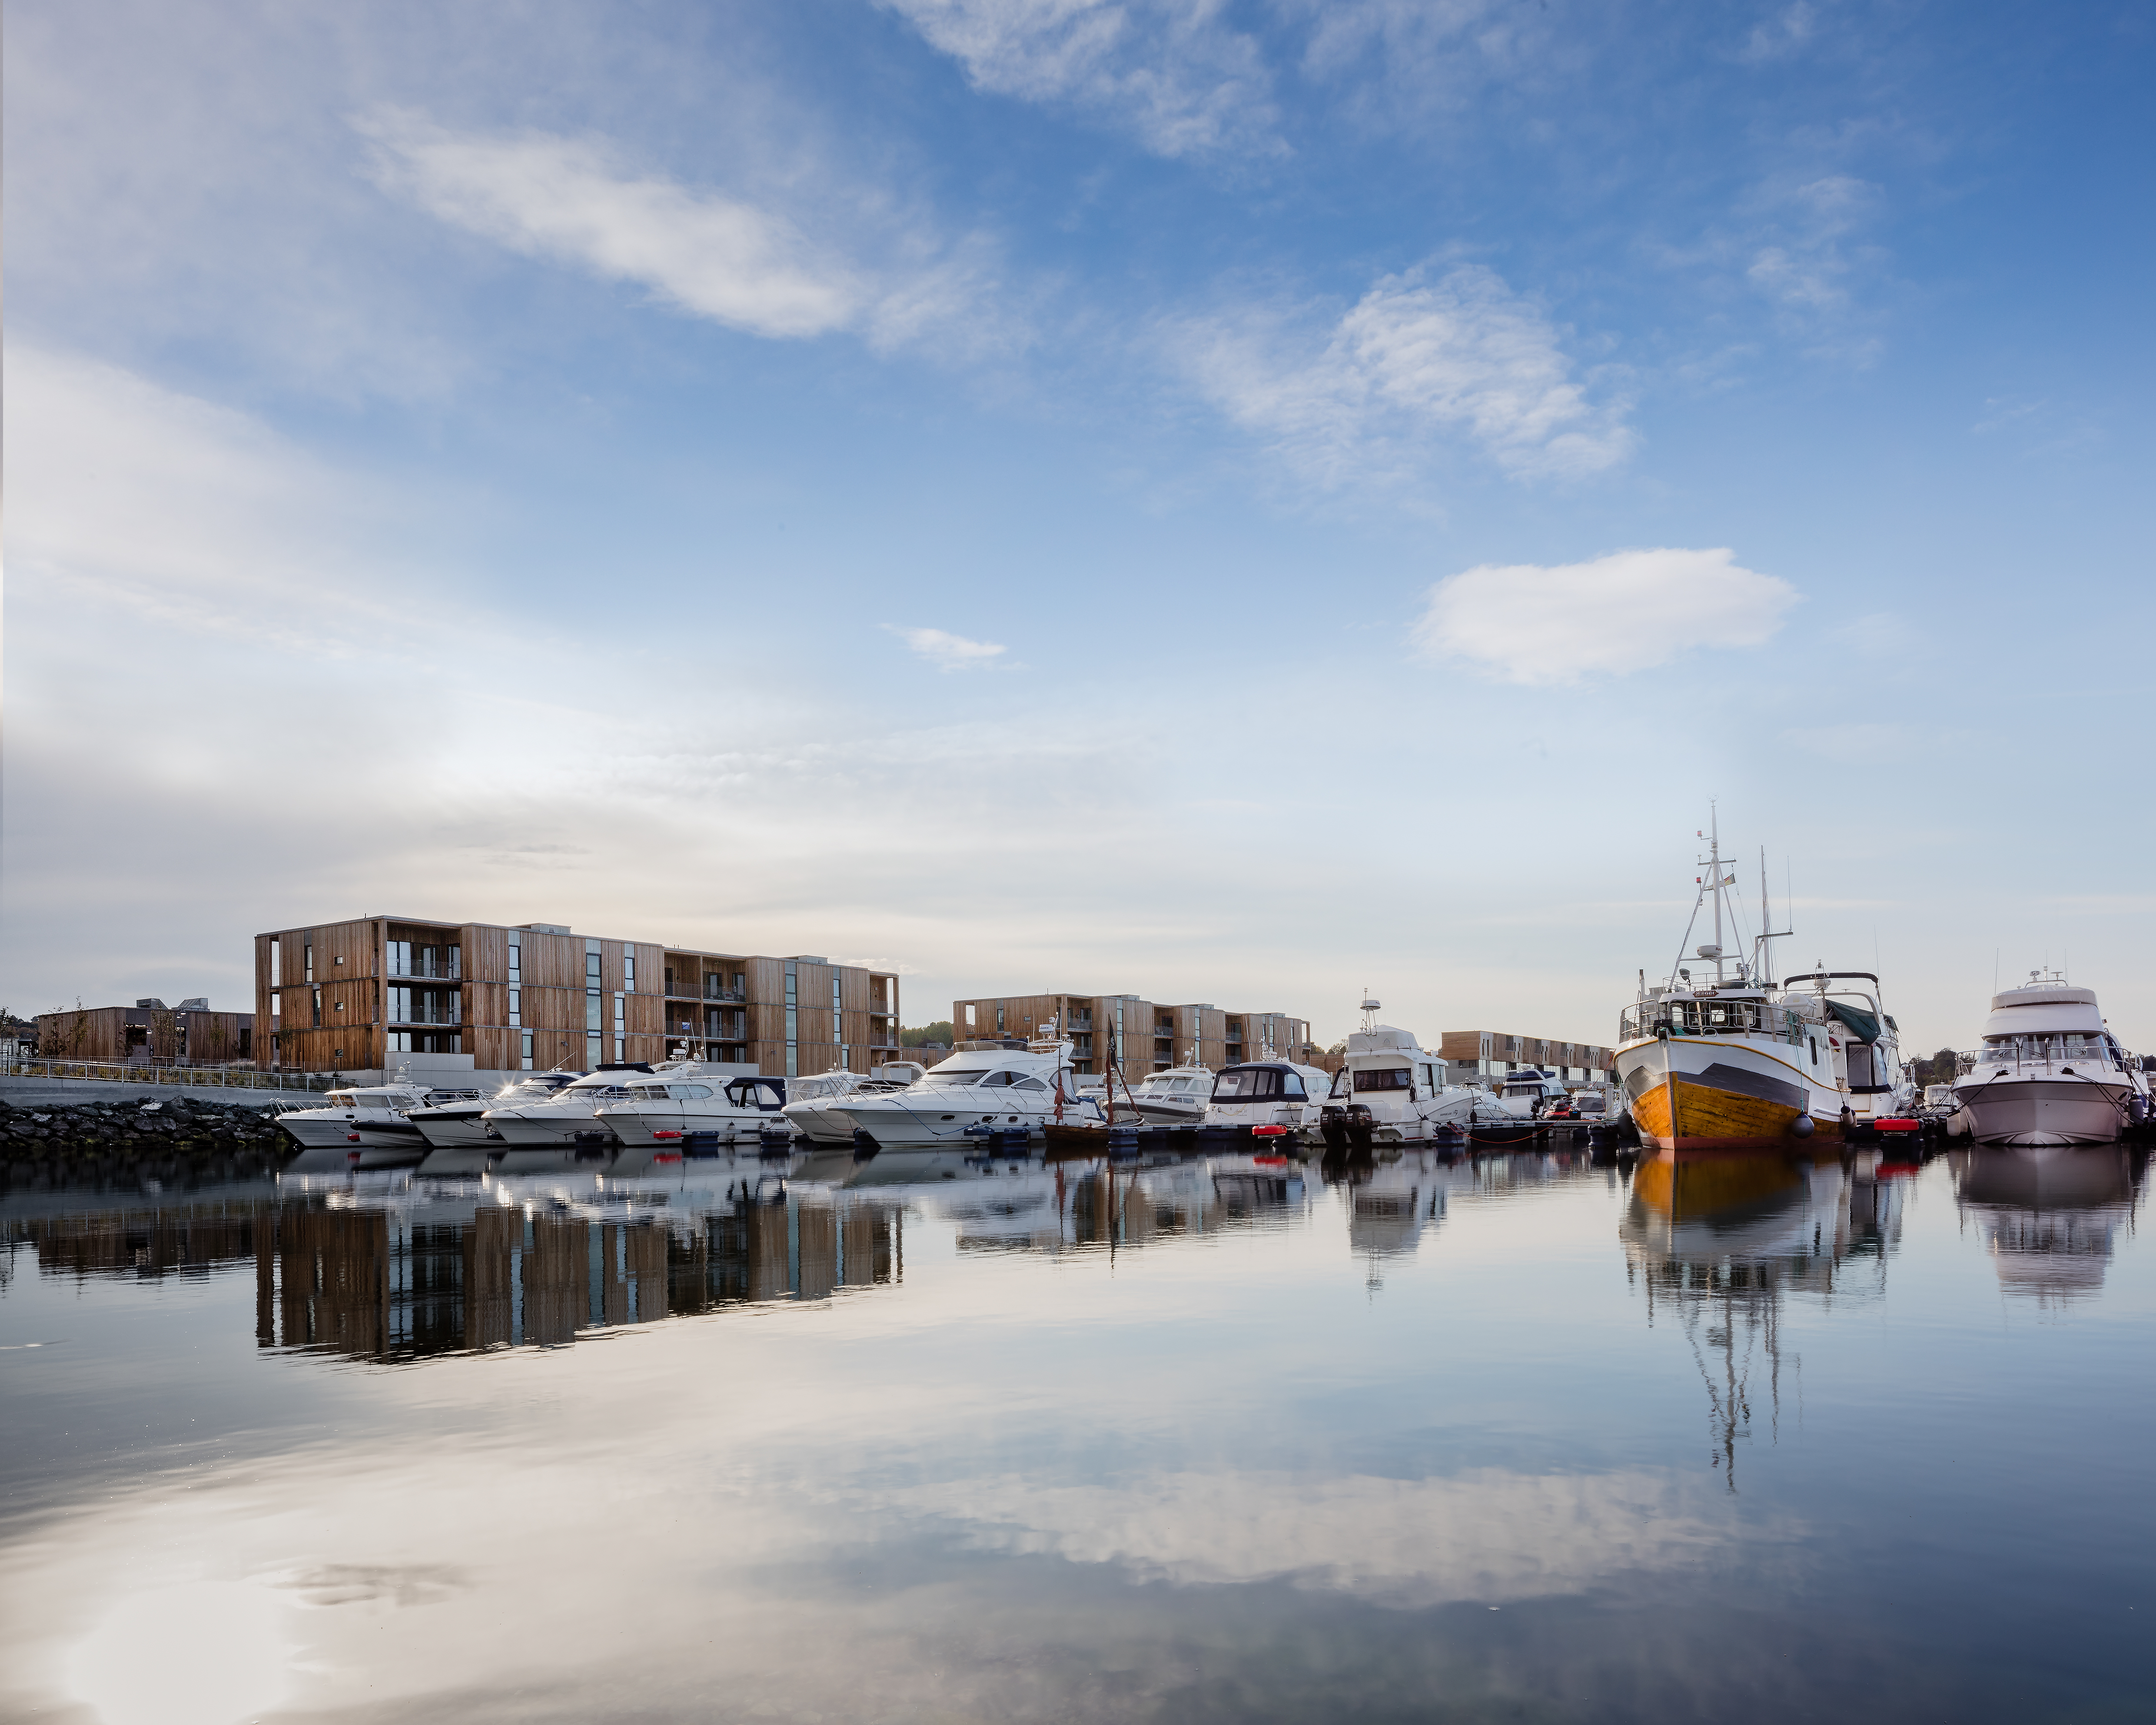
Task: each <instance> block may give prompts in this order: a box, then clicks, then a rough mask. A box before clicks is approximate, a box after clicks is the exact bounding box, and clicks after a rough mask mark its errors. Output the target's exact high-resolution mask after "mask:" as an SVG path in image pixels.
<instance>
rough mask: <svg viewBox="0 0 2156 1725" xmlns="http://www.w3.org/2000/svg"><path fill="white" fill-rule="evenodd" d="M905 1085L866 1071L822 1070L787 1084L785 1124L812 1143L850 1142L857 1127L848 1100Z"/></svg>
mask: <svg viewBox="0 0 2156 1725" xmlns="http://www.w3.org/2000/svg"><path fill="white" fill-rule="evenodd" d="M918 1070H920V1069H918V1068H916V1071H918ZM905 1088H906V1081H905V1080H904V1079H901V1078H871V1077H870V1076H868V1075H867V1074H866V1073H865V1072H846V1071H839V1072H819V1073H817V1074H816V1075H815V1076H814V1077H810V1078H796V1079H793V1080H792V1081H790V1082H789V1084H788V1095H787V1098H786V1106H785V1108H784V1110H783V1113H784V1114H785V1117H786V1122H785V1123H786V1124H787V1125H788V1127H792V1129H793V1131H795V1132H799V1133H800V1134H801V1136H802V1137H804V1138H806V1139H808V1141H809V1142H811V1143H813V1144H822V1145H824V1146H825V1147H829V1146H832V1145H835V1144H850V1143H852V1142H853V1141H854V1126H853V1122H851V1121H850V1120H849V1119H848V1118H847V1117H846V1115H845V1112H844V1105H845V1102H846V1101H847V1099H848V1098H849V1097H852V1096H889V1095H891V1093H892V1092H893V1091H901V1090H904V1089H905Z"/></svg>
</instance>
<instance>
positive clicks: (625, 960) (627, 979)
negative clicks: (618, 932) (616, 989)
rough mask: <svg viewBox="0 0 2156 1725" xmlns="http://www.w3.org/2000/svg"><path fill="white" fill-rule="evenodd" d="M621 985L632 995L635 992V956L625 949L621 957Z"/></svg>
mask: <svg viewBox="0 0 2156 1725" xmlns="http://www.w3.org/2000/svg"><path fill="white" fill-rule="evenodd" d="M621 985H622V987H623V988H626V989H627V990H628V991H629V993H632V994H634V993H635V992H636V954H635V953H634V952H629V951H628V950H626V949H625V948H624V951H623V952H622V955H621Z"/></svg>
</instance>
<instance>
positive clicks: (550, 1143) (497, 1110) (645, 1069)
mask: <svg viewBox="0 0 2156 1725" xmlns="http://www.w3.org/2000/svg"><path fill="white" fill-rule="evenodd" d="M701 1070H702V1069H701V1067H699V1066H698V1065H697V1064H696V1062H695V1061H694V1060H665V1061H662V1062H660V1064H659V1065H655V1066H654V1065H649V1064H646V1063H644V1062H642V1061H636V1062H623V1063H621V1064H619V1065H607V1066H601V1067H599V1068H598V1070H596V1071H592V1072H587V1073H585V1074H584V1076H583V1077H581V1078H578V1079H574V1080H572V1081H571V1082H569V1083H567V1084H565V1085H563V1086H562V1087H561V1088H560V1089H558V1090H556V1091H552V1092H551V1093H549V1094H547V1095H545V1096H538V1097H536V1098H535V1099H533V1100H531V1101H525V1100H523V1099H522V1098H519V1099H517V1100H516V1101H505V1102H504V1103H503V1104H502V1106H500V1107H493V1108H489V1109H488V1110H487V1111H486V1112H485V1115H484V1116H483V1118H484V1119H485V1122H486V1123H487V1124H488V1125H489V1126H490V1127H492V1128H493V1129H494V1132H495V1136H496V1137H499V1138H500V1140H501V1141H502V1142H503V1144H504V1145H505V1146H506V1147H508V1148H510V1149H512V1150H524V1149H541V1148H545V1149H559V1148H561V1147H563V1146H565V1145H572V1144H576V1143H578V1142H583V1143H598V1144H611V1143H612V1142H613V1134H612V1133H611V1132H608V1130H607V1128H606V1126H605V1123H604V1122H602V1121H600V1120H598V1118H597V1115H598V1110H599V1108H600V1107H601V1106H603V1104H605V1103H608V1102H619V1101H623V1100H624V1099H625V1098H626V1097H627V1096H628V1095H629V1081H631V1080H632V1079H634V1078H639V1077H647V1078H660V1079H667V1078H671V1077H674V1076H680V1077H682V1078H685V1079H686V1078H692V1077H694V1076H696V1074H697V1073H698V1072H700V1071H701Z"/></svg>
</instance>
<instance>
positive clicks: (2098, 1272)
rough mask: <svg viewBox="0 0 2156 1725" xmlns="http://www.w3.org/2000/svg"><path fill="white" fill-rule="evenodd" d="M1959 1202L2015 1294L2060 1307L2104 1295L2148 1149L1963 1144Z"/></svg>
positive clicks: (1958, 1156) (1957, 1165) (1957, 1176)
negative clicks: (2108, 1268) (2115, 1244)
mask: <svg viewBox="0 0 2156 1725" xmlns="http://www.w3.org/2000/svg"><path fill="white" fill-rule="evenodd" d="M1947 1165H1948V1168H1949V1169H1950V1170H1951V1171H1952V1173H1953V1183H1954V1204H1955V1207H1956V1208H1957V1209H1958V1210H1959V1212H1960V1214H1961V1220H1962V1225H1963V1229H1964V1230H1967V1229H1972V1228H1973V1229H1974V1230H1975V1233H1976V1235H1977V1237H1978V1238H1979V1240H1982V1241H1983V1243H1984V1249H1985V1250H1987V1251H1988V1252H1989V1253H1990V1255H1991V1262H1992V1267H1993V1268H1994V1270H1995V1271H1998V1274H1999V1286H2000V1287H2001V1288H2002V1289H2003V1290H2004V1291H2005V1292H2006V1293H2007V1294H2009V1295H2010V1296H2016V1297H2018V1298H2021V1299H2027V1300H2033V1301H2035V1302H2036V1304H2037V1306H2038V1307H2039V1308H2040V1309H2043V1310H2046V1311H2053V1310H2058V1309H2061V1308H2063V1307H2066V1306H2068V1305H2071V1303H2072V1302H2074V1301H2077V1300H2086V1299H2088V1298H2091V1297H2092V1296H2095V1295H2096V1294H2097V1293H2099V1292H2101V1291H2102V1287H2103V1278H2104V1271H2105V1268H2106V1266H2107V1265H2109V1263H2110V1262H2111V1255H2112V1243H2113V1240H2114V1237H2115V1236H2116V1235H2117V1232H2118V1230H2119V1229H2120V1228H2121V1227H2122V1226H2130V1225H2131V1224H2132V1223H2133V1216H2134V1212H2135V1211H2136V1210H2137V1209H2138V1208H2139V1206H2140V1203H2141V1191H2142V1186H2143V1182H2144V1179H2145V1178H2146V1175H2147V1173H2148V1155H2147V1153H2146V1152H2143V1151H2129V1150H2127V1149H2125V1148H2123V1147H2119V1146H2117V1145H2105V1146H2097V1145H2089V1146H2075V1147H2058V1148H2044V1149H2019V1148H2013V1147H2005V1146H2000V1147H1979V1148H1972V1149H1968V1150H1954V1151H1950V1152H1948V1155H1947Z"/></svg>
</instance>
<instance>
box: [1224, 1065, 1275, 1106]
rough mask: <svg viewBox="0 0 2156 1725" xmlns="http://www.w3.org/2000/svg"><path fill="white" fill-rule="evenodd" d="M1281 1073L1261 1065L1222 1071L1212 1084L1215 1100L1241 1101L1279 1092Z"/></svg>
mask: <svg viewBox="0 0 2156 1725" xmlns="http://www.w3.org/2000/svg"><path fill="white" fill-rule="evenodd" d="M1280 1093H1281V1075H1280V1074H1279V1073H1277V1072H1275V1071H1271V1070H1268V1069H1267V1068H1265V1067H1263V1066H1253V1067H1250V1069H1248V1070H1245V1071H1240V1072H1223V1073H1222V1074H1221V1075H1220V1077H1219V1081H1218V1082H1217V1083H1216V1084H1214V1086H1213V1097H1214V1101H1248V1100H1251V1099H1255V1098H1256V1097H1259V1096H1278V1095H1280Z"/></svg>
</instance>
